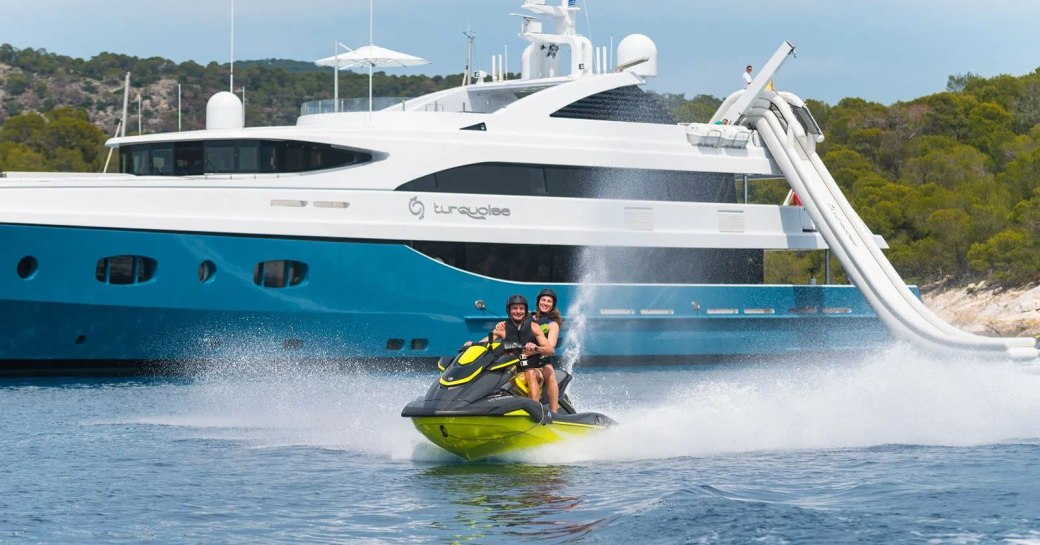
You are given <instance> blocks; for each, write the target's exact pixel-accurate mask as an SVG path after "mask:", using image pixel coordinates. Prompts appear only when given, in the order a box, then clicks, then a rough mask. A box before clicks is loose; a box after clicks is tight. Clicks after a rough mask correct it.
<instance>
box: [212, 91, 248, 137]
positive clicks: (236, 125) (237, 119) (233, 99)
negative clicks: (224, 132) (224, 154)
mask: <svg viewBox="0 0 1040 545" xmlns="http://www.w3.org/2000/svg"><path fill="white" fill-rule="evenodd" d="M244 112H245V110H244V109H243V108H242V101H241V100H239V99H238V95H235V94H234V93H229V92H227V91H221V92H219V93H217V94H215V95H213V96H212V97H210V99H209V102H207V103H206V129H207V130H210V129H241V128H242V127H244V126H245V113H244Z"/></svg>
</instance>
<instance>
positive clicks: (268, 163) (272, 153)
mask: <svg viewBox="0 0 1040 545" xmlns="http://www.w3.org/2000/svg"><path fill="white" fill-rule="evenodd" d="M281 148H282V146H279V145H278V143H277V142H260V172H278V161H279V159H280V156H281V154H280V153H279V150H280V149H281Z"/></svg>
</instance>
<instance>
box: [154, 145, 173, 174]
mask: <svg viewBox="0 0 1040 545" xmlns="http://www.w3.org/2000/svg"><path fill="white" fill-rule="evenodd" d="M151 151H152V153H151V156H152V157H151V159H152V161H151V163H152V168H151V170H150V172H149V173H150V174H151V175H153V176H172V175H173V146H172V145H165V146H156V147H155V148H154V149H152V150H151Z"/></svg>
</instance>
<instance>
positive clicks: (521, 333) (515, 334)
mask: <svg viewBox="0 0 1040 545" xmlns="http://www.w3.org/2000/svg"><path fill="white" fill-rule="evenodd" d="M505 342H506V343H507V344H508V343H517V344H519V345H520V346H524V345H525V344H527V343H533V342H534V333H531V316H527V317H526V318H524V319H523V321H521V322H520V325H516V324H514V323H513V321H512V320H506V338H505Z"/></svg>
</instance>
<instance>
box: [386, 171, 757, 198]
mask: <svg viewBox="0 0 1040 545" xmlns="http://www.w3.org/2000/svg"><path fill="white" fill-rule="evenodd" d="M397 190H398V191H424V192H442V193H475V194H480V195H532V196H538V195H547V196H553V197H575V198H585V199H637V200H656V201H686V202H736V199H737V194H736V184H735V181H734V177H733V175H732V174H723V173H713V172H685V171H669V170H646V169H621V168H594V167H563V166H544V167H543V166H540V165H517V164H503V163H483V164H476V165H467V166H463V167H457V168H453V169H449V170H445V171H441V172H437V173H435V174H432V175H427V176H423V177H422V178H419V179H417V180H413V181H411V182H408V183H406V184H404V185H402V186H400V187H398V188H397Z"/></svg>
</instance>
